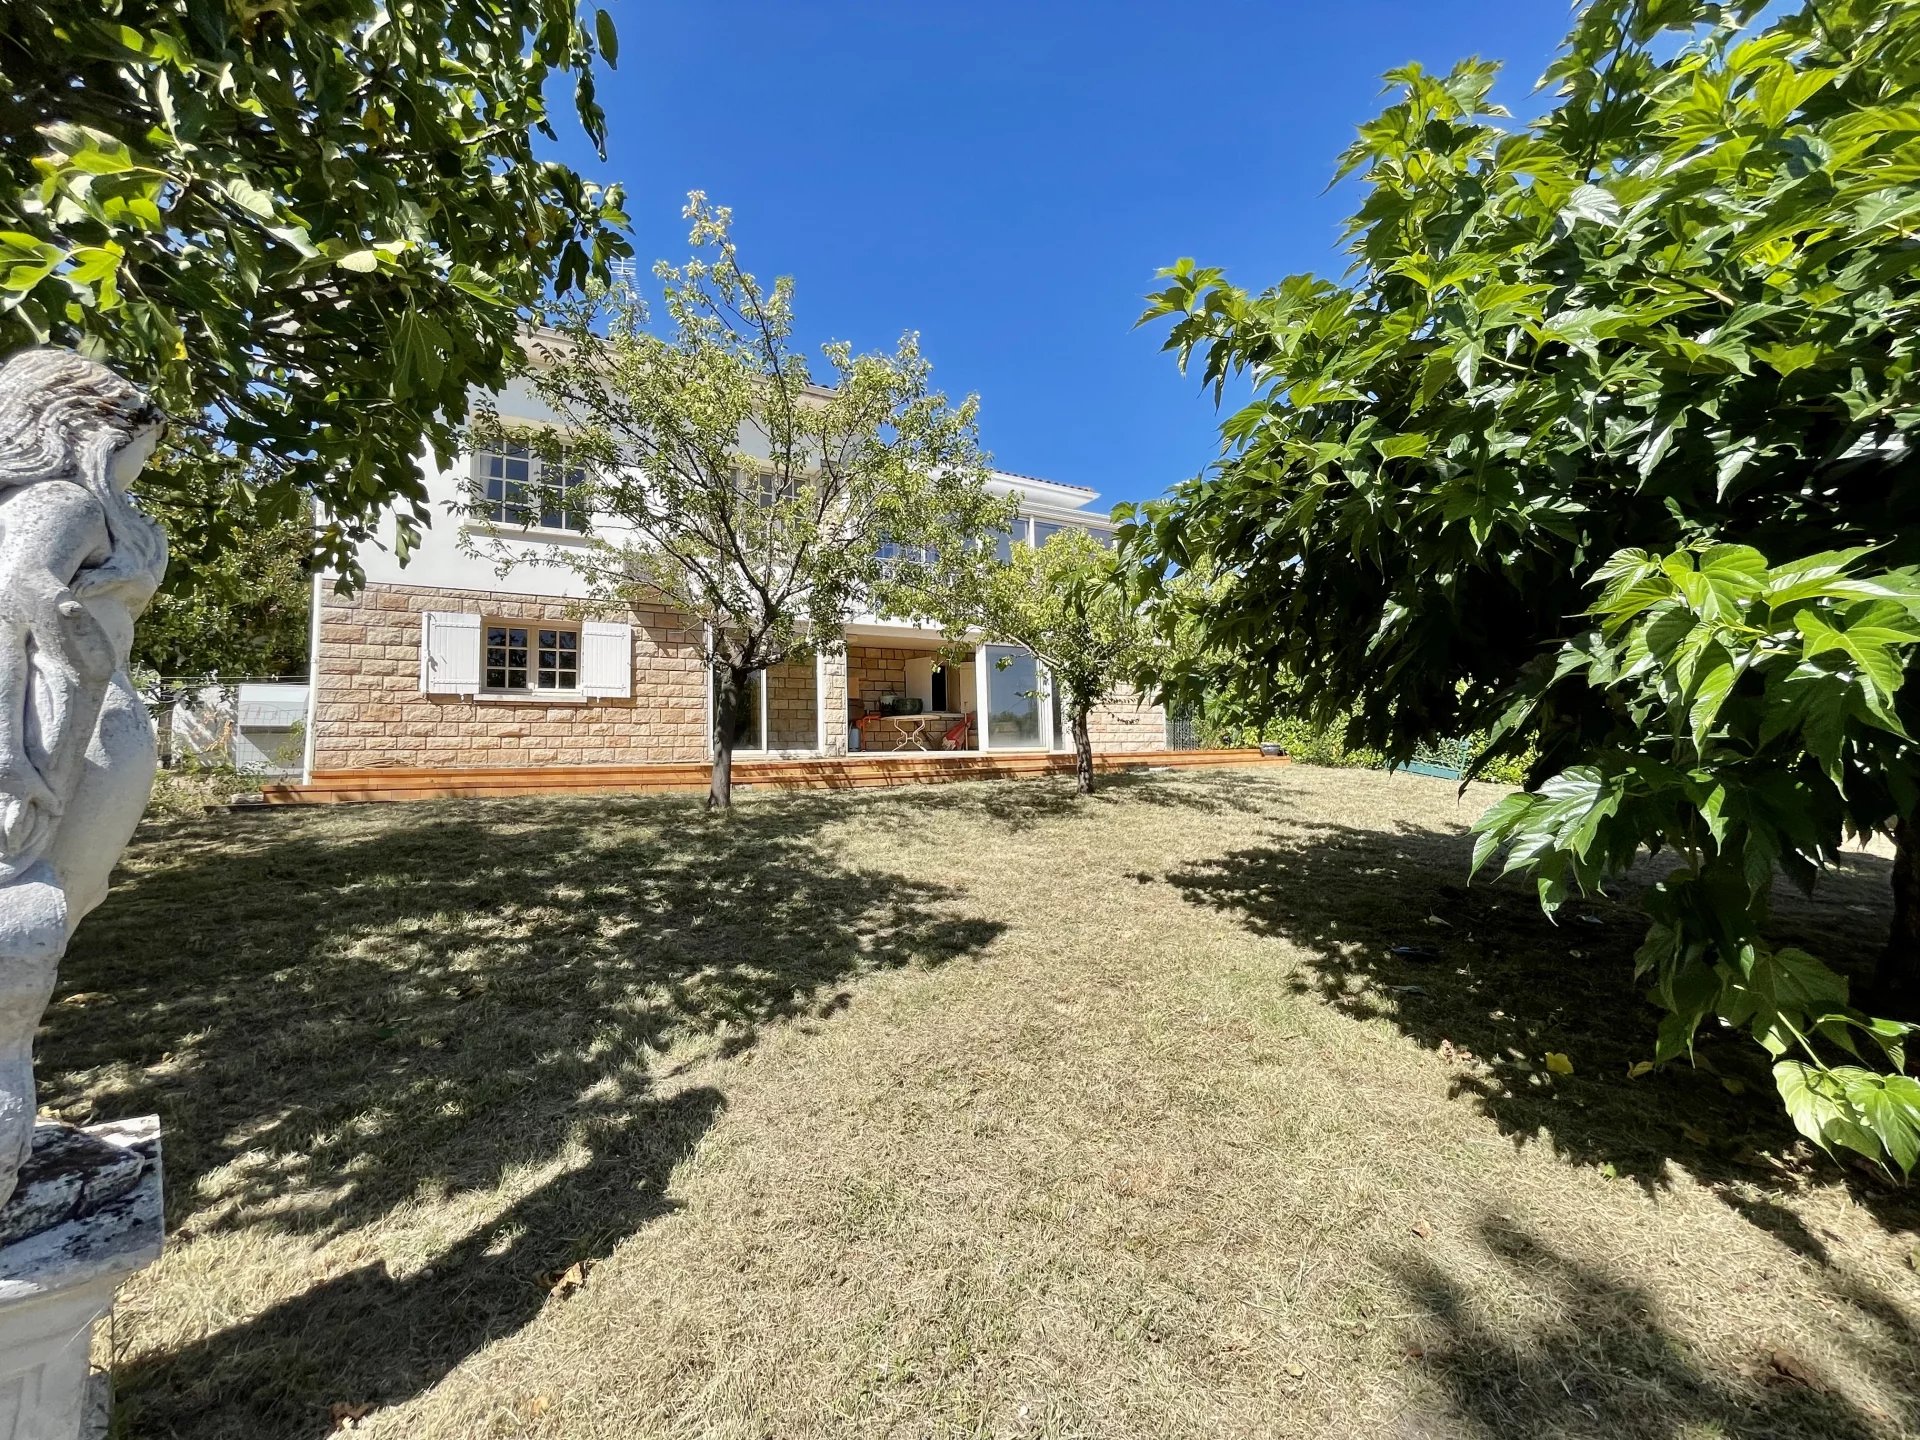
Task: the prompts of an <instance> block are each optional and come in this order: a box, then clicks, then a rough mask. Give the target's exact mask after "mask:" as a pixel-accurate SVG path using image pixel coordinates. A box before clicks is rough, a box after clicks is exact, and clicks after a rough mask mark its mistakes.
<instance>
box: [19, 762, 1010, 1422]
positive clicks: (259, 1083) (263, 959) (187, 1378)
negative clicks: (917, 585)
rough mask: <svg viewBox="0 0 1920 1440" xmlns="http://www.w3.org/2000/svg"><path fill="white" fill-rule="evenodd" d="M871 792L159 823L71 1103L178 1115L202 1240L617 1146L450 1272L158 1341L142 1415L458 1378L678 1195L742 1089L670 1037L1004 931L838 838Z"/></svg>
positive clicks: (133, 855)
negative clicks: (490, 1344) (690, 1080)
mask: <svg viewBox="0 0 1920 1440" xmlns="http://www.w3.org/2000/svg"><path fill="white" fill-rule="evenodd" d="M843 811H844V803H843V802H840V803H831V804H830V803H824V802H822V803H793V804H773V805H766V806H750V807H746V808H745V809H743V810H741V811H740V812H737V813H735V814H733V815H730V816H708V815H705V814H703V813H701V812H700V811H699V810H698V809H696V808H694V807H692V806H690V805H688V804H687V803H686V802H685V801H682V800H675V799H672V798H670V797H644V798H624V799H605V800H596V801H579V800H574V801H552V802H544V803H529V802H516V803H515V804H513V805H511V806H505V805H493V804H491V803H489V802H465V803H453V804H440V805H432V806H420V807H417V808H410V809H408V810H406V811H403V812H396V811H394V810H391V809H381V810H371V809H352V810H348V809H342V810H334V811H325V812H306V813H300V814H292V815H286V814H277V815H268V816H260V817H247V818H246V819H244V820H232V819H225V818H222V819H218V820H211V821H206V822H194V823H190V824H187V825H182V826H176V827H169V828H167V829H164V830H158V831H148V832H143V834H142V835H141V836H140V837H139V838H137V840H136V843H135V845H134V846H133V847H132V849H131V850H130V851H129V854H128V858H127V864H126V866H125V869H124V872H123V874H122V875H121V877H120V879H119V882H118V884H117V886H116V888H115V890H114V892H113V893H112V894H111V895H110V897H109V898H108V900H107V901H106V903H105V904H103V905H102V906H101V908H100V910H99V911H97V912H96V913H95V914H94V915H93V916H90V917H89V918H88V920H87V921H86V923H85V924H84V925H83V926H82V927H81V928H80V931H79V933H78V934H77V935H76V937H75V941H74V944H73V946H72V948H71V950H70V952H69V954H68V956H67V959H66V961H65V963H64V964H63V966H62V976H61V993H60V995H59V997H58V998H57V999H56V1002H55V1004H54V1005H53V1006H52V1007H51V1008H50V1010H49V1011H48V1015H47V1022H46V1026H45V1028H44V1031H43V1033H42V1036H41V1041H40V1047H39V1054H40V1072H41V1084H42V1098H43V1100H44V1101H45V1102H47V1103H49V1104H50V1105H52V1106H54V1107H56V1108H58V1109H59V1110H60V1111H61V1112H62V1113H64V1114H65V1115H66V1116H67V1117H68V1118H74V1119H82V1118H87V1117H88V1116H90V1115H96V1114H97V1115H99V1116H101V1117H110V1116H121V1115H133V1114H139V1113H142V1112H145V1111H157V1112H158V1113H159V1114H160V1116H161V1118H162V1123H163V1135H164V1140H165V1145H166V1164H167V1188H168V1202H169V1205H168V1208H169V1223H170V1229H171V1230H172V1232H173V1239H174V1243H179V1242H180V1241H181V1240H183V1239H185V1238H187V1237H189V1236H191V1235H194V1234H205V1233H214V1232H220V1231H233V1230H241V1229H247V1230H255V1231H264V1232H268V1233H272V1232H279V1233H290V1234H297V1235H303V1236H311V1237H313V1241H314V1243H315V1244H318V1243H321V1242H323V1241H324V1240H326V1239H328V1238H330V1237H333V1236H337V1235H340V1234H343V1233H344V1232H347V1231H351V1230H356V1229H358V1228H360V1227H363V1226H368V1225H377V1224H379V1223H381V1222H382V1221H383V1220H385V1219H386V1218H387V1217H388V1216H389V1215H390V1214H392V1213H393V1212H394V1211H395V1210H396V1209H398V1208H399V1207H402V1206H406V1205H410V1204H414V1203H424V1204H427V1205H432V1204H434V1203H435V1202H436V1201H439V1200H442V1199H444V1198H447V1197H451V1196H457V1195H459V1194H461V1193H463V1192H470V1191H482V1192H484V1191H487V1190H490V1189H492V1188H493V1187H495V1186H496V1185H498V1184H499V1183H500V1182H501V1181H502V1179H503V1178H504V1177H506V1176H507V1175H508V1174H509V1173H510V1172H515V1171H517V1170H519V1169H521V1168H522V1167H528V1166H535V1167H537V1166H541V1165H545V1164H549V1163H555V1162H558V1161H560V1160H561V1159H562V1158H563V1157H569V1156H574V1155H577V1154H579V1153H580V1152H581V1151H582V1150H583V1149H584V1151H585V1152H586V1153H587V1154H589V1155H590V1156H591V1159H590V1160H589V1161H588V1162H587V1163H586V1164H585V1165H584V1167H577V1168H574V1169H569V1170H566V1171H564V1172H562V1173H560V1174H559V1175H558V1176H557V1177H556V1178H554V1179H553V1180H551V1181H550V1182H548V1183H547V1184H546V1185H544V1186H543V1187H542V1188H541V1189H539V1190H538V1191H536V1192H535V1193H534V1194H533V1195H531V1196H529V1197H528V1198H526V1199H524V1200H522V1201H520V1202H519V1203H518V1204H516V1205H515V1206H514V1214H513V1216H512V1217H510V1218H509V1220H507V1221H503V1222H501V1225H496V1226H492V1227H487V1233H486V1234H485V1235H476V1236H472V1237H469V1238H468V1239H466V1240H463V1241H461V1242H459V1243H458V1244H457V1245H455V1246H454V1248H453V1249H452V1250H451V1251H449V1252H448V1253H447V1254H446V1255H445V1256H443V1257H441V1258H440V1259H438V1260H436V1261H434V1262H433V1264H432V1266H431V1272H432V1273H431V1276H428V1275H427V1274H426V1273H425V1272H422V1273H421V1274H418V1275H415V1276H413V1277H411V1278H409V1279H407V1280H405V1281H400V1282H394V1281H390V1280H387V1279H385V1278H384V1277H383V1276H382V1275H381V1274H379V1273H378V1272H376V1271H369V1272H364V1273H361V1274H358V1275H356V1276H352V1277H348V1278H347V1279H346V1280H343V1281H330V1282H328V1283H326V1284H324V1285H321V1286H318V1287H316V1288H315V1289H312V1290H309V1291H307V1292H306V1293H304V1294H302V1295H299V1296H297V1297H294V1298H293V1299H290V1300H288V1301H286V1302H284V1303H283V1304H281V1305H279V1306H276V1307H275V1308H274V1309H272V1310H270V1311H268V1312H267V1313H266V1314H264V1315H262V1316H260V1317H258V1318H256V1319H254V1320H251V1321H248V1322H245V1323H244V1324H242V1325H240V1326H237V1327H234V1328H232V1329H230V1330H228V1331H224V1332H220V1333H218V1334H215V1335H213V1336H212V1337H210V1338H209V1339H207V1340H206V1341H204V1342H203V1343H201V1344H200V1345H197V1346H195V1347H193V1348H192V1349H190V1350H188V1351H187V1352H184V1353H183V1354H181V1355H179V1356H176V1357H173V1358H172V1359H167V1360H152V1359H149V1360H147V1361H144V1362H143V1363H141V1364H140V1365H139V1366H137V1367H135V1368H134V1370H133V1371H132V1372H131V1373H130V1374H129V1375H128V1376H127V1377H126V1378H127V1384H128V1386H129V1389H130V1391H131V1399H132V1401H133V1403H134V1405H135V1407H136V1408H137V1409H138V1411H139V1413H142V1414H145V1415H147V1416H148V1417H149V1419H148V1420H143V1421H142V1422H141V1423H142V1425H143V1426H146V1427H147V1428H150V1429H152V1430H155V1431H157V1433H176V1432H177V1433H195V1434H202V1433H205V1434H233V1435H241V1434H247V1435H265V1434H273V1435H302V1434H306V1433H308V1431H307V1430H306V1429H303V1428H302V1427H303V1426H304V1425H306V1424H307V1422H308V1421H312V1422H313V1423H314V1424H317V1425H319V1426H320V1431H324V1428H325V1419H326V1417H325V1412H324V1407H325V1404H326V1402H328V1401H332V1400H336V1399H354V1398H358V1399H361V1400H378V1401H380V1402H381V1403H393V1402H395V1401H397V1400H398V1399H401V1398H404V1397H405V1396H406V1395H409V1394H412V1393H415V1392H416V1391H417V1390H419V1389H421V1388H423V1387H425V1386H427V1385H430V1384H432V1383H433V1382H434V1381H435V1380H437V1379H438V1378H439V1377H440V1376H441V1375H443V1374H444V1373H445V1372H446V1370H447V1369H449V1368H450V1367H451V1366H452V1365H454V1364H457V1363H458V1362H459V1360H460V1359H461V1358H463V1357H464V1356H465V1355H466V1354H469V1353H471V1352H472V1351H473V1350H474V1349H476V1348H477V1347H478V1346H480V1345H482V1344H484V1343H486V1342H487V1341H489V1340H491V1339H493V1338H496V1337H497V1336H498V1335H499V1334H501V1333H504V1332H505V1331H506V1330H510V1329H512V1328H515V1327H517V1326H518V1325H519V1324H521V1323H524V1322H525V1321H526V1320H527V1319H529V1318H531V1316H532V1315H533V1314H534V1313H535V1312H536V1311H537V1310H538V1308H539V1305H540V1304H541V1303H542V1301H543V1300H544V1298H545V1292H544V1291H543V1290H542V1289H541V1288H540V1287H539V1286H538V1285H537V1283H536V1282H535V1279H534V1277H535V1275H536V1274H537V1273H538V1272H539V1271H541V1270H544V1269H551V1268H555V1267H556V1266H559V1265H564V1264H565V1263H568V1262H570V1261H571V1260H572V1259H579V1258H591V1257H594V1256H597V1255H601V1254H604V1253H606V1252H607V1250H609V1249H610V1248H611V1247H612V1245H613V1244H615V1243H616V1242H617V1241H618V1240H619V1239H620V1238H621V1237H622V1236H623V1235H625V1234H627V1233H630V1232H631V1231H632V1230H633V1229H635V1228H638V1227H639V1226H640V1225H642V1224H644V1223H645V1222H646V1221H647V1219H649V1218H650V1217H651V1216H653V1215H656V1214H658V1213H660V1210H661V1206H662V1204H663V1202H662V1201H661V1198H660V1192H661V1190H662V1188H663V1187H664V1185H665V1183H666V1178H667V1175H668V1173H669V1172H670V1170H671V1168H672V1165H673V1163H674V1162H675V1161H676V1160H677V1159H678V1158H679V1157H680V1156H681V1155H683V1154H684V1153H686V1150H687V1148H688V1147H690V1146H691V1145H692V1144H693V1143H694V1141H695V1140H696V1139H697V1138H698V1135H699V1133H700V1131H701V1130H703V1129H704V1127H705V1126H706V1124H708V1123H710V1121H711V1119H712V1118H713V1115H714V1114H715V1113H716V1112H717V1110H718V1108H719V1105H720V1097H719V1095H718V1094H717V1092H713V1091H710V1090H708V1091H694V1092H691V1093H690V1094H684V1095H679V1096H675V1097H671V1098H662V1092H661V1089H660V1086H661V1085H663V1084H665V1083H667V1082H668V1081H669V1080H670V1079H671V1078H672V1077H671V1076H670V1075H661V1074H659V1073H658V1072H659V1071H660V1070H661V1069H662V1068H663V1065H662V1059H661V1054H662V1052H663V1051H667V1050H670V1049H671V1050H674V1051H675V1053H676V1056H677V1059H678V1061H679V1063H678V1065H677V1066H676V1069H684V1068H685V1064H686V1063H687V1062H688V1061H689V1060H690V1059H697V1058H698V1057H699V1056H701V1055H718V1056H729V1055H737V1054H739V1053H740V1052H742V1051H744V1050H746V1049H748V1048H749V1047H751V1046H752V1045H753V1044H754V1043H755V1041H756V1039H757V1038H758V1036H759V1035H760V1034H761V1032H762V1031H763V1030H764V1028H765V1027H766V1026H767V1025H769V1024H771V1023H775V1022H789V1023H797V1024H801V1025H806V1024H812V1023H819V1022H821V1021H822V1020H824V1018H825V1017H826V1016H828V1015H830V1014H832V1013H834V1012H835V1011H837V1010H838V1009H840V1008H842V1007H843V1006H844V1005H845V1004H846V1003H847V1002H848V999H849V997H850V995H851V994H852V991H851V989H850V988H849V987H850V986H851V985H852V984H853V983H854V982H855V981H856V980H857V979H858V977H860V976H861V975H863V974H868V973H871V972H874V971H877V970H883V969H889V968H896V967H900V966H906V965H938V964H942V963H945V962H947V961H950V960H954V959H957V958H961V957H964V956H969V955H977V954H979V953H980V952H981V951H982V950H984V949H985V948H986V946H988V945H989V944H990V943H991V942H992V941H993V939H994V938H995V937H996V936H997V935H998V934H999V933H1000V931H1001V929H1002V928H1003V927H1002V926H1000V925H999V924H998V923H996V922H992V921H988V920H982V919H979V918H977V917H972V916H968V915H966V914H964V913H962V912H961V910H960V909H959V907H958V904H957V901H958V898H959V897H958V896H957V894H956V893H955V892H953V891H950V890H949V889H947V888H945V887H942V886H939V885H934V884H929V883H924V882H919V881H913V880H905V879H903V878H901V877H900V876H898V875H895V874H891V873H887V872H884V871H878V870H869V869H864V868H861V867H858V866H854V865H850V864H847V863H845V862H844V861H843V860H842V859H841V858H840V857H839V856H838V855H836V854H835V853H834V851H833V849H832V847H831V846H830V844H829V843H827V841H826V840H824V839H823V837H822V834H821V831H822V829H823V827H824V826H825V825H826V823H827V822H828V821H829V820H830V819H832V818H835V817H837V816H839V815H840V814H842V813H843ZM502 1226H505V1227H506V1228H505V1229H504V1230H503V1229H502ZM501 1235H509V1238H508V1239H507V1240H505V1241H502V1240H501V1239H500V1238H499V1237H500V1236H501ZM516 1236H517V1237H518V1238H512V1237H516ZM503 1245H504V1248H500V1247H501V1246H503ZM489 1247H492V1248H489ZM256 1355H257V1356H259V1357H264V1358H263V1359H261V1360H259V1361H256V1360H255V1359H254V1358H253V1357H255V1356H256ZM301 1357H306V1358H301ZM222 1376H225V1377H226V1380H225V1381H222V1380H221V1379H220V1377H222ZM248 1376H252V1377H253V1379H252V1380H247V1379H245V1378H244V1377H248ZM356 1379H357V1380H358V1381H359V1383H362V1384H363V1385H364V1387H365V1388H364V1389H362V1390H361V1392H360V1393H359V1395H358V1396H357V1397H356V1396H355V1395H354V1393H353V1389H352V1387H353V1385H354V1384H355V1383H356ZM209 1406H211V1407H213V1408H212V1409H209V1408H208V1407H209ZM216 1414H218V1415H221V1416H225V1417H227V1418H226V1419H224V1420H219V1421H218V1422H217V1423H216V1421H215V1420H214V1419H213V1418H210V1417H212V1416H214V1415H216ZM315 1417H318V1418H317V1419H316V1418H315ZM249 1427H252V1428H249ZM315 1433H320V1432H315Z"/></svg>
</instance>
